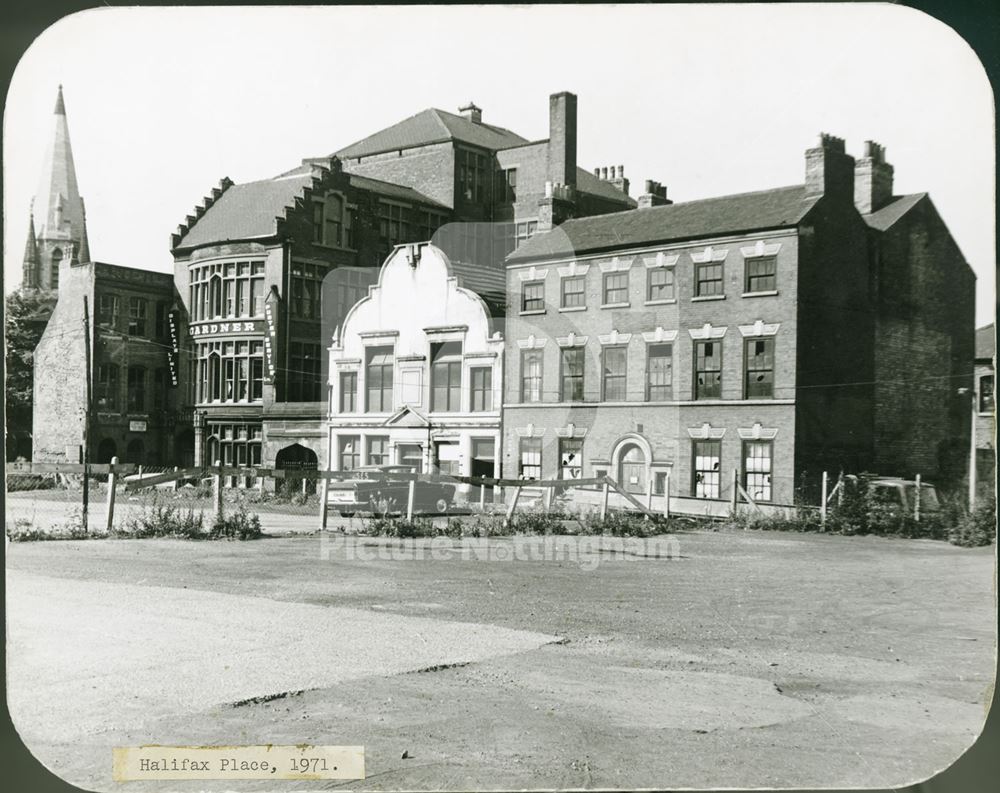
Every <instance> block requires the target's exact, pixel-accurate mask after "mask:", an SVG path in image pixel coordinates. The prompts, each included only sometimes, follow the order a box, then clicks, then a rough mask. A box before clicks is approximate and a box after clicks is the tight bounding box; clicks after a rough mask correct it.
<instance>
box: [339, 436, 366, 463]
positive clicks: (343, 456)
mask: <svg viewBox="0 0 1000 793" xmlns="http://www.w3.org/2000/svg"><path fill="white" fill-rule="evenodd" d="M338 440H339V444H340V445H339V448H338V450H337V454H338V459H339V461H340V465H339V470H341V471H353V470H354V469H355V468H357V467H359V466H360V465H361V438H360V437H358V436H357V435H341V436H340V438H339V439H338Z"/></svg>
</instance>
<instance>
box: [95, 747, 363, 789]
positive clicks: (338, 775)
mask: <svg viewBox="0 0 1000 793" xmlns="http://www.w3.org/2000/svg"><path fill="white" fill-rule="evenodd" d="M113 753H114V767H113V772H112V777H113V778H114V780H115V781H116V782H131V781H139V780H149V779H364V778H365V748H364V747H363V746H310V745H307V744H297V745H295V746H271V745H266V744H265V745H261V746H152V745H151V746H116V747H115V748H114V749H113Z"/></svg>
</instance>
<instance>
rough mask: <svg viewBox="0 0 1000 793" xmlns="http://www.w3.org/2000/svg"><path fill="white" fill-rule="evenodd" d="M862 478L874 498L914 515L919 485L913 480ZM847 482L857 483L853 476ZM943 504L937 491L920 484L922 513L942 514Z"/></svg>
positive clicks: (880, 477) (884, 477) (931, 486)
mask: <svg viewBox="0 0 1000 793" xmlns="http://www.w3.org/2000/svg"><path fill="white" fill-rule="evenodd" d="M861 478H862V479H864V480H865V481H866V482H867V483H868V488H869V492H870V493H871V494H872V497H873V498H874V499H875V500H876V501H879V502H880V503H882V504H886V505H888V506H889V507H890V508H898V509H899V511H900V512H901V513H903V514H907V515H912V514H913V513H914V511H915V509H916V506H917V483H916V482H915V481H913V480H912V479H900V478H899V477H895V476H870V475H865V474H862V475H861ZM844 479H845V480H847V481H853V482H857V481H858V477H857V476H854V475H853V474H851V475H849V476H845V477H844ZM940 510H941V502H940V500H939V499H938V495H937V489H936V488H935V487H934V485H931V484H928V483H927V482H921V483H920V512H921V513H922V514H929V513H931V512H940Z"/></svg>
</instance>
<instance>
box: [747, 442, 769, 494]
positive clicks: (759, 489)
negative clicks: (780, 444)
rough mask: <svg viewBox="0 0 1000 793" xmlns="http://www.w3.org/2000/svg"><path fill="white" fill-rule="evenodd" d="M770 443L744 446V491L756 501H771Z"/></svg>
mask: <svg viewBox="0 0 1000 793" xmlns="http://www.w3.org/2000/svg"><path fill="white" fill-rule="evenodd" d="M771 454H772V447H771V442H770V441H746V442H745V443H744V444H743V489H744V490H746V491H747V494H748V495H749V496H750V498H752V499H753V500H754V501H770V500H771Z"/></svg>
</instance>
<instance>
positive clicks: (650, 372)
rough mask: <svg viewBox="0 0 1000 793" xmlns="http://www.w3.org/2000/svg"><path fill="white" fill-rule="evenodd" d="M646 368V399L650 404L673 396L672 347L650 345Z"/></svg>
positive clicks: (667, 345)
mask: <svg viewBox="0 0 1000 793" xmlns="http://www.w3.org/2000/svg"><path fill="white" fill-rule="evenodd" d="M648 352H649V359H648V362H647V368H646V398H647V399H648V400H650V401H652V402H655V401H662V400H669V399H671V398H672V396H673V346H672V345H670V344H650V345H649V351H648Z"/></svg>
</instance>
